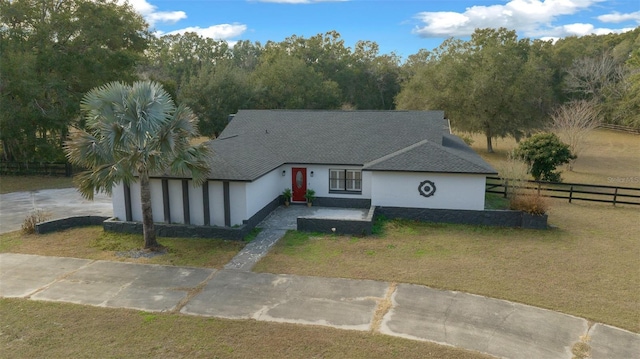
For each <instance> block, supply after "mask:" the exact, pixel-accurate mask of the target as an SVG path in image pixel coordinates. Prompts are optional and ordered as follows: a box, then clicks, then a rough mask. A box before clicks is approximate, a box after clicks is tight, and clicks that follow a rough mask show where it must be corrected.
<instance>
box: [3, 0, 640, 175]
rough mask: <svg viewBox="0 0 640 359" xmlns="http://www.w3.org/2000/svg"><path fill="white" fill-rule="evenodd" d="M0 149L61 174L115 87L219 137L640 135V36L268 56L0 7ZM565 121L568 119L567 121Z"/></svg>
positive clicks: (37, 8)
mask: <svg viewBox="0 0 640 359" xmlns="http://www.w3.org/2000/svg"><path fill="white" fill-rule="evenodd" d="M0 64H1V66H0V101H1V102H0V106H1V108H2V111H0V141H1V142H2V158H3V159H4V160H13V161H23V162H34V161H37V162H51V161H60V160H64V152H63V150H62V144H63V142H64V141H65V140H66V139H67V137H68V135H69V133H70V132H73V131H76V130H78V129H83V128H84V127H85V125H86V124H85V122H86V118H85V117H83V116H82V115H81V109H80V102H81V98H82V96H83V95H84V94H85V93H87V92H88V91H89V90H90V89H92V88H95V87H97V86H101V85H104V84H105V83H107V82H110V81H122V82H133V81H135V80H153V81H157V82H159V83H161V84H162V85H163V87H164V88H165V89H166V90H167V91H168V93H169V94H170V95H171V96H172V97H173V98H174V99H175V100H176V101H177V102H178V103H181V104H185V105H188V106H189V107H190V108H191V109H192V110H193V112H194V113H195V115H196V116H197V117H198V119H199V121H198V127H199V130H200V132H201V133H202V134H205V135H208V136H211V137H214V136H216V135H217V134H218V133H220V131H222V130H223V129H224V126H225V124H226V123H227V117H228V115H229V114H231V113H235V112H236V111H237V110H238V109H242V108H254V109H359V110H364V109H371V110H393V109H419V110H428V109H439V110H444V111H445V113H446V116H447V117H448V118H449V119H450V120H451V123H452V125H453V126H454V127H455V128H456V129H458V130H461V131H468V132H481V133H484V134H485V136H486V138H487V149H488V150H489V151H491V150H492V146H491V143H492V139H494V138H496V137H504V136H513V137H515V138H516V139H519V138H522V137H523V136H528V135H529V134H530V133H532V132H534V131H536V130H537V129H539V128H543V127H544V126H547V125H549V123H550V122H551V118H552V114H554V113H561V112H562V111H560V110H559V109H560V108H561V107H562V106H571V105H576V104H577V103H580V104H582V105H585V104H586V106H588V107H589V109H590V110H592V112H591V113H592V114H593V113H596V114H597V116H596V117H597V118H599V119H600V120H602V121H604V122H608V123H615V124H622V125H628V126H634V127H640V115H639V114H640V28H637V29H635V30H633V31H630V32H627V33H623V34H610V35H600V36H596V35H592V36H584V37H568V38H565V39H561V40H558V41H557V42H555V43H553V42H551V41H546V42H545V41H541V40H531V39H528V38H518V36H517V35H516V33H515V31H512V30H508V29H502V28H501V29H478V30H476V31H475V32H474V34H473V35H472V36H471V38H470V39H468V40H460V39H453V38H452V39H448V40H446V41H444V42H443V43H442V45H440V46H439V47H438V48H436V49H433V50H426V49H423V50H420V51H419V52H418V53H416V54H413V55H410V56H408V57H407V58H406V59H405V60H403V59H401V58H400V57H399V56H398V55H396V54H395V53H390V54H382V53H380V51H379V47H378V45H377V44H376V43H375V42H373V41H366V40H362V41H358V42H357V43H356V44H355V45H354V46H353V47H349V46H347V45H346V44H345V43H344V40H343V39H342V38H341V36H340V34H339V33H338V32H336V31H329V32H327V33H324V34H318V35H316V36H312V37H309V38H304V37H300V36H295V35H293V36H291V37H289V38H287V39H285V40H283V41H281V42H273V41H269V42H267V43H265V44H261V43H259V42H251V41H246V40H245V41H239V42H237V43H235V44H234V45H233V46H230V45H229V44H228V43H227V42H225V41H216V40H213V39H210V38H204V37H202V36H199V35H197V34H195V33H185V34H180V35H167V36H162V37H156V36H153V35H152V34H151V32H150V30H149V28H148V25H147V24H146V23H145V22H144V20H143V19H142V17H141V16H140V15H139V14H137V13H136V12H135V11H134V10H133V9H132V8H131V7H130V6H128V5H119V4H117V3H116V2H115V1H110V0H95V1H94V0H66V1H54V0H14V1H7V0H1V1H0ZM565 112H566V111H565Z"/></svg>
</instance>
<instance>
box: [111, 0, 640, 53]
mask: <svg viewBox="0 0 640 359" xmlns="http://www.w3.org/2000/svg"><path fill="white" fill-rule="evenodd" d="M119 1H120V2H125V1H128V2H129V3H130V4H131V5H132V6H133V8H134V9H135V10H136V11H138V12H139V13H141V14H142V15H143V16H144V17H145V19H146V20H147V22H149V24H150V25H151V28H152V29H153V30H154V31H155V32H156V34H158V35H161V34H169V33H182V32H185V31H194V32H197V33H199V34H201V35H202V36H206V37H211V38H214V39H217V40H226V41H228V42H229V43H231V44H233V43H235V42H236V41H238V40H250V41H252V42H253V41H260V42H261V43H262V44H264V43H266V42H267V41H268V40H272V41H276V42H279V41H282V40H284V39H285V38H287V37H289V36H291V35H298V36H304V37H306V38H308V37H311V36H314V35H316V34H318V33H325V32H327V31H331V30H336V31H338V32H339V33H340V34H341V36H342V38H343V39H344V40H345V43H346V45H347V46H349V47H353V45H354V44H355V43H356V41H358V40H370V41H375V42H376V43H378V45H379V46H380V52H381V53H389V52H392V51H394V52H396V53H397V54H398V55H400V56H402V57H403V58H406V57H407V56H408V55H411V54H414V53H417V52H418V50H420V49H421V48H424V49H427V50H431V49H433V48H435V47H437V46H438V45H440V44H441V43H442V41H443V40H445V39H446V38H448V37H451V36H455V37H460V38H466V37H468V36H469V35H470V34H471V33H472V32H473V30H474V29H475V28H484V27H496V28H497V27H500V26H504V27H507V28H509V29H514V30H516V31H517V32H518V35H519V36H520V37H529V38H542V39H550V38H562V37H566V36H572V35H577V36H582V35H588V34H605V33H610V32H623V31H628V30H632V29H634V28H636V27H638V26H640V0H399V1H393V0H119Z"/></svg>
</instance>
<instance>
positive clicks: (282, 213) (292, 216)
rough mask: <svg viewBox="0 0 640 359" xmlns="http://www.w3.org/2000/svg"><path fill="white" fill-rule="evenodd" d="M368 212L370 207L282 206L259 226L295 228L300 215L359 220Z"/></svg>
mask: <svg viewBox="0 0 640 359" xmlns="http://www.w3.org/2000/svg"><path fill="white" fill-rule="evenodd" d="M368 213H369V208H367V209H362V208H336V207H317V206H313V207H307V206H306V205H291V206H290V207H284V206H280V207H278V208H276V209H275V210H274V211H273V212H271V213H270V214H269V215H268V216H267V217H266V218H265V219H264V220H262V222H260V223H259V224H258V226H257V227H258V228H264V229H284V230H288V229H292V230H295V229H297V227H298V224H297V219H298V217H312V218H325V219H349V220H353V219H356V220H358V219H365V218H367V215H368Z"/></svg>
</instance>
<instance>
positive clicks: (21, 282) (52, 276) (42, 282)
mask: <svg viewBox="0 0 640 359" xmlns="http://www.w3.org/2000/svg"><path fill="white" fill-rule="evenodd" d="M91 262H92V261H91V260H89V259H77V258H62V257H42V256H34V255H29V254H17V253H0V297H4V298H21V297H28V296H29V295H30V294H31V293H34V292H35V291H37V290H39V289H40V288H43V287H45V286H47V285H49V284H51V283H53V282H54V281H55V280H56V279H57V278H61V277H63V276H64V275H66V274H68V273H71V272H73V271H75V270H78V269H79V268H82V267H83V266H86V265H88V264H89V263H91Z"/></svg>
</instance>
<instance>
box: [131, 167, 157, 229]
mask: <svg viewBox="0 0 640 359" xmlns="http://www.w3.org/2000/svg"><path fill="white" fill-rule="evenodd" d="M149 187H150V188H151V210H152V211H153V221H154V222H164V204H163V203H162V180H159V179H157V178H151V179H149ZM131 205H132V206H133V205H134V204H133V203H132V204H131ZM135 205H137V206H139V205H140V204H139V203H137V204H135Z"/></svg>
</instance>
